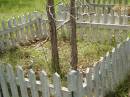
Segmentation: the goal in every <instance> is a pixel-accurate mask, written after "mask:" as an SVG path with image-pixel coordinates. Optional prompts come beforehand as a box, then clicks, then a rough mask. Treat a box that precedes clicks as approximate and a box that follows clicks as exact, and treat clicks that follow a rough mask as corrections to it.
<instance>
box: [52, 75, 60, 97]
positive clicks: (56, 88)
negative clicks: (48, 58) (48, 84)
mask: <svg viewBox="0 0 130 97" xmlns="http://www.w3.org/2000/svg"><path fill="white" fill-rule="evenodd" d="M60 81H61V79H60V76H59V75H58V74H57V73H55V74H54V75H53V83H54V91H55V93H54V95H55V97H62V93H61V82H60Z"/></svg>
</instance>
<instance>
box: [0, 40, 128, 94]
mask: <svg viewBox="0 0 130 97" xmlns="http://www.w3.org/2000/svg"><path fill="white" fill-rule="evenodd" d="M15 71H16V72H14V70H13V67H12V66H11V65H5V64H4V65H0V88H1V89H0V97H86V96H87V97H104V95H106V94H107V93H109V91H114V89H115V88H116V87H117V86H118V85H119V84H120V83H121V82H122V81H123V80H124V79H125V78H126V77H127V75H128V73H129V71H130V39H129V38H127V40H126V41H124V42H123V43H121V44H118V45H117V47H116V48H113V49H112V51H111V52H108V53H107V54H106V56H105V57H102V58H101V59H100V60H99V61H98V62H97V63H95V64H94V65H93V67H88V68H87V69H86V71H85V72H84V74H82V73H80V72H78V71H75V70H72V71H70V72H69V73H68V77H67V83H68V84H67V87H62V85H61V79H60V76H59V75H58V74H57V73H55V74H54V75H53V84H50V81H49V79H48V77H47V74H46V72H45V71H41V72H40V73H39V77H40V80H36V75H35V72H34V71H33V70H32V69H31V70H29V73H28V78H25V77H24V71H23V69H22V68H21V67H20V66H17V68H16V69H15ZM29 90H30V92H29ZM39 92H40V93H39Z"/></svg>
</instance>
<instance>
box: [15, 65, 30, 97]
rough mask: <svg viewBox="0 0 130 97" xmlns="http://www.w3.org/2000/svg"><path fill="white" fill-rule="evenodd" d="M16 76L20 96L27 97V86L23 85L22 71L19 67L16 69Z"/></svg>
mask: <svg viewBox="0 0 130 97" xmlns="http://www.w3.org/2000/svg"><path fill="white" fill-rule="evenodd" d="M17 76H18V82H19V86H20V91H21V96H22V97H29V96H28V92H27V86H26V84H25V79H24V73H23V69H22V68H21V67H20V66H18V67H17Z"/></svg>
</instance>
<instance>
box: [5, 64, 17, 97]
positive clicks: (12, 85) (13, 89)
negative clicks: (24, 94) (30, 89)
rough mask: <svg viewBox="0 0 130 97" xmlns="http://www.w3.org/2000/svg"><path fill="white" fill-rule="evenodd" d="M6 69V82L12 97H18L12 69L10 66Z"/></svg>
mask: <svg viewBox="0 0 130 97" xmlns="http://www.w3.org/2000/svg"><path fill="white" fill-rule="evenodd" d="M6 68H7V69H6V70H7V76H8V80H9V84H10V88H11V93H12V97H19V95H18V89H17V85H16V77H15V75H14V72H13V68H12V66H11V65H7V66H6Z"/></svg>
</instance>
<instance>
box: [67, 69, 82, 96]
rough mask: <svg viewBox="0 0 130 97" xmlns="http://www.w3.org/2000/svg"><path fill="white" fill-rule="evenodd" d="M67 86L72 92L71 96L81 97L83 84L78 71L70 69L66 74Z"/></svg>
mask: <svg viewBox="0 0 130 97" xmlns="http://www.w3.org/2000/svg"><path fill="white" fill-rule="evenodd" d="M68 88H69V90H70V92H71V93H72V97H83V96H84V94H83V85H82V80H81V76H80V73H79V72H78V71H75V70H72V71H71V72H70V73H69V75H68Z"/></svg>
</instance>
